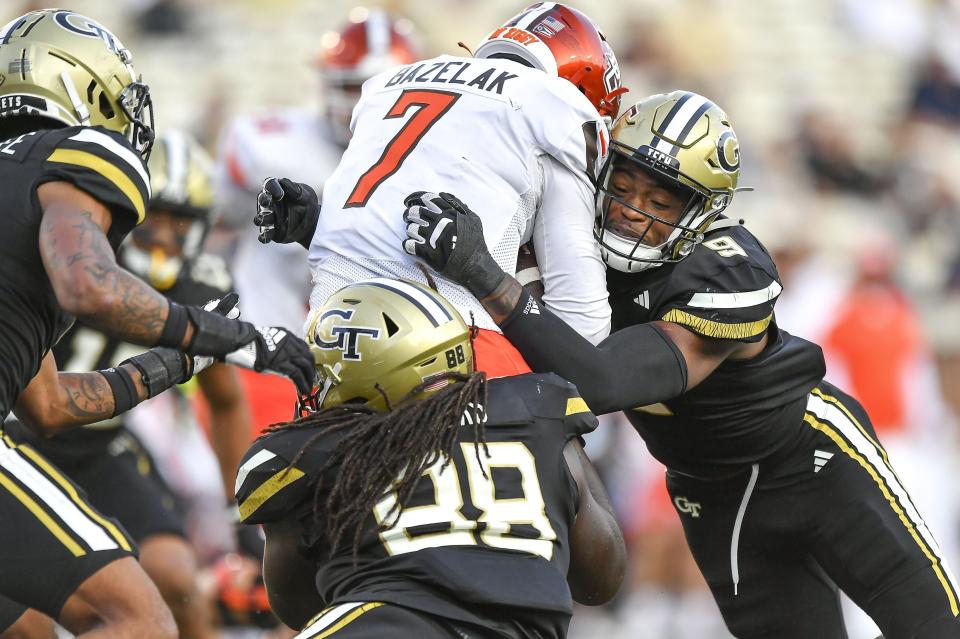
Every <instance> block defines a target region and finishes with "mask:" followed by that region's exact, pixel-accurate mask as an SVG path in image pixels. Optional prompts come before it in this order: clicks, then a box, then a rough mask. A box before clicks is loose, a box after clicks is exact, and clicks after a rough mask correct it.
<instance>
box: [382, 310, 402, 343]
mask: <svg viewBox="0 0 960 639" xmlns="http://www.w3.org/2000/svg"><path fill="white" fill-rule="evenodd" d="M382 315H383V323H384V325H385V326H386V328H387V337H388V338H390V337H393V336H394V335H396V334H397V332H398V331H399V330H400V327H399V326H397V323H396V322H394V321H393V320H392V319H390V316H389V315H387V314H386V313H382Z"/></svg>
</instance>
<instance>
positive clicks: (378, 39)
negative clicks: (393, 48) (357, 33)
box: [364, 9, 390, 57]
mask: <svg viewBox="0 0 960 639" xmlns="http://www.w3.org/2000/svg"><path fill="white" fill-rule="evenodd" d="M364 26H365V32H366V36H367V55H371V56H377V57H379V56H385V55H387V53H389V52H390V18H389V17H388V16H387V14H386V13H385V12H383V11H379V10H377V9H374V10H372V11H370V14H369V15H368V16H367V22H366V24H365V25H364Z"/></svg>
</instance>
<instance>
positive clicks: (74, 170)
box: [37, 127, 150, 248]
mask: <svg viewBox="0 0 960 639" xmlns="http://www.w3.org/2000/svg"><path fill="white" fill-rule="evenodd" d="M37 149H38V151H39V150H40V149H43V154H44V156H45V157H44V158H43V161H44V171H43V173H42V175H41V179H42V181H53V180H63V181H65V182H70V183H72V184H73V185H74V186H76V187H77V188H79V189H80V190H82V191H85V192H87V193H89V194H90V195H91V196H93V197H94V198H95V199H97V200H98V201H100V202H102V203H103V204H104V205H105V206H107V207H108V208H109V209H110V212H111V213H112V214H113V221H112V223H111V226H110V233H109V237H110V240H111V244H113V245H114V248H116V246H118V245H119V243H120V241H121V240H122V239H123V237H125V236H126V234H127V233H128V232H129V231H130V229H132V228H133V227H134V226H136V225H137V224H139V223H140V222H142V221H143V218H144V216H145V215H146V210H147V204H148V203H149V202H150V176H149V173H148V172H147V165H146V163H144V161H143V158H141V157H140V155H139V154H138V153H137V152H136V151H134V150H133V147H132V146H130V143H129V142H128V141H127V139H126V138H124V137H123V136H122V135H120V134H119V133H116V132H114V131H110V130H108V129H104V128H102V127H68V128H65V129H57V130H55V131H52V132H50V133H48V134H46V135H45V136H44V138H43V140H42V142H41V143H40V144H38V145H37Z"/></svg>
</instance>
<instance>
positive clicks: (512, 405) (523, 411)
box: [487, 373, 597, 439]
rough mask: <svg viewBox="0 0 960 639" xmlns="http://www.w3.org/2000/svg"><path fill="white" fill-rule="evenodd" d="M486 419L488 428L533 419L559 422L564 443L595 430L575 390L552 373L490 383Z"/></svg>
mask: <svg viewBox="0 0 960 639" xmlns="http://www.w3.org/2000/svg"><path fill="white" fill-rule="evenodd" d="M487 415H488V418H489V421H488V427H495V426H496V425H497V424H498V423H499V424H503V423H517V422H518V421H533V420H534V419H553V420H560V421H562V422H563V424H564V430H565V433H566V436H567V438H568V439H569V438H571V437H577V436H579V435H583V434H584V433H588V432H590V431H592V430H594V429H595V428H596V427H597V418H596V417H595V416H594V414H593V413H592V412H590V409H589V408H588V407H587V404H586V402H585V401H584V400H583V398H582V397H580V393H579V392H578V391H577V388H576V386H574V385H573V384H571V383H570V382H568V381H566V380H565V379H563V378H562V377H560V376H559V375H556V374H554V373H545V374H538V373H530V374H527V375H517V376H514V377H501V378H498V379H495V380H492V381H491V382H490V390H489V402H488V407H487Z"/></svg>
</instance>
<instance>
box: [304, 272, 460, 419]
mask: <svg viewBox="0 0 960 639" xmlns="http://www.w3.org/2000/svg"><path fill="white" fill-rule="evenodd" d="M307 343H308V344H309V345H310V348H311V350H312V351H313V353H314V359H315V361H316V364H317V372H318V373H319V380H320V381H319V383H318V384H319V385H318V387H317V388H316V389H315V391H314V393H313V394H312V395H311V396H310V397H309V398H302V399H301V404H302V405H306V407H307V408H308V410H319V409H321V408H326V407H329V406H337V405H339V404H344V403H362V404H366V405H368V406H370V407H372V408H375V409H377V410H385V409H386V408H387V400H386V399H385V397H386V398H389V401H390V403H391V404H393V403H398V402H399V401H400V400H402V399H404V398H405V397H406V396H407V395H408V394H409V393H410V392H411V391H412V390H413V389H414V388H416V387H417V386H420V385H421V384H423V383H427V384H428V385H427V387H426V389H425V390H424V391H423V392H422V393H420V394H419V395H418V396H417V397H415V398H414V399H423V398H426V397H428V396H430V395H432V394H433V393H435V392H436V391H438V390H440V389H441V388H443V387H444V386H446V385H447V384H448V383H450V382H449V380H448V379H446V378H445V377H443V374H445V373H450V372H455V373H463V374H469V373H471V372H473V347H472V345H471V341H470V329H469V328H468V327H467V325H466V324H465V323H464V321H463V318H462V317H461V316H460V314H459V313H458V312H457V310H456V309H455V308H454V307H453V306H452V305H451V304H450V302H448V301H447V300H446V299H444V298H443V297H442V296H441V295H440V294H439V293H437V292H436V291H434V290H432V289H429V288H427V287H425V286H423V285H421V284H418V283H416V282H411V281H409V280H396V279H387V278H377V279H372V280H365V281H362V282H357V283H355V284H351V285H349V286H346V287H344V288H342V289H340V290H339V291H337V292H336V293H334V294H333V295H332V296H330V298H329V299H328V300H327V301H326V302H325V303H324V304H323V306H321V307H320V308H318V309H316V310H314V311H313V312H312V314H311V317H310V320H309V321H308V325H307ZM433 378H436V379H437V384H436V385H435V386H430V385H429V381H430V380H431V379H433Z"/></svg>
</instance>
